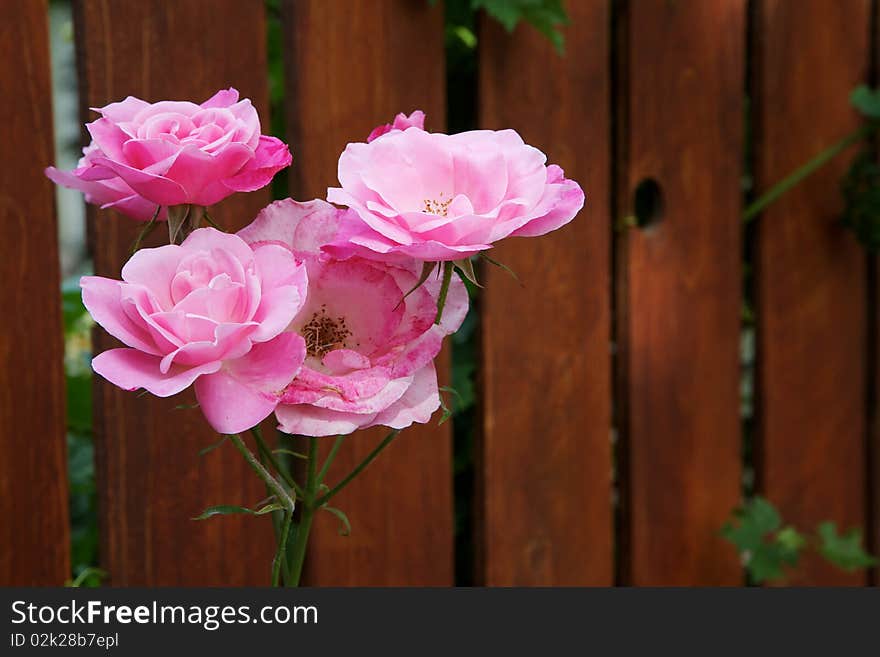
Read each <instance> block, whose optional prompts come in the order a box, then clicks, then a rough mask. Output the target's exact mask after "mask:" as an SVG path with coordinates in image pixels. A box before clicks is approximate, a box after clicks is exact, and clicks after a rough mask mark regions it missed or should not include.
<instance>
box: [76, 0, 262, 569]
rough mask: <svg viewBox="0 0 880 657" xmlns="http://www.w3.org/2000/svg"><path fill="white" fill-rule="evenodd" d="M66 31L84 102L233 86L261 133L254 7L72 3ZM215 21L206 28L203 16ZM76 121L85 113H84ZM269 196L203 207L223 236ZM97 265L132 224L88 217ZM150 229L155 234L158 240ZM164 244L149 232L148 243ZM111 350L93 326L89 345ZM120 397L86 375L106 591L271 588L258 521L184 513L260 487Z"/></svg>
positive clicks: (241, 498)
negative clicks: (72, 30) (250, 104)
mask: <svg viewBox="0 0 880 657" xmlns="http://www.w3.org/2000/svg"><path fill="white" fill-rule="evenodd" d="M75 6H76V18H77V21H76V36H77V45H78V47H79V63H80V81H81V87H80V96H81V102H82V105H83V107H84V108H88V107H100V106H102V105H105V104H106V103H108V102H111V101H117V100H121V99H123V98H124V97H125V96H127V95H134V96H138V97H141V98H144V99H145V100H148V101H157V100H164V99H194V100H197V101H198V102H201V101H202V100H205V99H207V98H209V97H210V96H211V95H213V94H214V93H215V92H216V91H218V90H219V89H222V88H227V87H230V86H234V87H236V88H237V89H238V90H239V91H240V92H241V93H242V96H243V97H249V98H251V99H252V100H253V101H254V104H255V105H256V107H257V108H258V111H259V112H260V116H261V118H262V122H263V126H264V130H268V125H269V120H268V118H269V117H268V112H267V109H268V107H267V106H268V100H267V83H266V24H265V16H264V13H263V3H262V2H251V3H242V2H240V1H239V0H176V1H175V2H173V3H169V2H161V1H160V0H113V1H112V2H108V1H106V0H79V2H77V4H76V5H75ZM211 16H213V17H216V19H215V20H212V21H211V22H210V26H211V27H210V29H209V30H208V31H207V32H206V29H205V26H206V23H205V20H206V17H211ZM83 118H84V120H94V115H93V114H92V113H90V112H87V111H85V110H84V117H83ZM268 201H269V192H268V189H264V190H260V191H258V192H253V193H250V194H236V195H235V196H233V197H232V198H230V199H229V200H227V201H224V202H222V203H221V204H219V205H218V206H216V207H215V208H212V214H213V216H214V217H215V219H216V220H217V221H219V222H220V223H222V224H223V225H224V226H225V227H226V228H227V229H231V228H235V227H241V226H244V225H245V224H247V223H249V222H250V221H251V219H253V218H254V217H255V216H256V214H257V212H258V211H259V209H260V208H261V207H263V206H264V205H265V204H266V203H267V202H268ZM90 217H91V220H92V222H91V229H92V233H91V243H92V247H93V255H94V260H95V271H96V273H97V274H99V275H103V276H108V277H112V278H118V276H119V271H120V268H121V265H122V264H123V263H124V261H125V260H126V259H127V254H128V249H129V247H130V245H131V243H132V242H133V240H134V238H135V235H136V234H137V232H138V231H139V229H140V228H141V226H140V224H137V223H136V222H134V221H132V220H131V219H129V218H127V217H121V216H119V215H116V214H114V213H111V212H107V211H103V210H94V209H92V210H90ZM161 232H162V231H161V229H160V230H159V231H157V233H161ZM159 242H161V236H157V237H156V240H155V241H154V242H153V244H155V243H159ZM112 346H117V344H116V343H115V341H114V340H112V339H111V338H110V337H109V336H108V335H107V334H106V333H104V332H103V331H101V330H100V329H99V330H97V331H96V333H95V348H96V349H95V350H96V352H97V351H102V350H104V349H107V348H110V347H112ZM193 401H194V395H193V394H192V391H191V390H189V391H186V392H184V393H181V394H180V395H177V396H175V397H172V398H169V399H158V398H154V397H152V396H151V395H142V396H139V395H138V394H136V393H132V392H125V391H122V390H119V389H117V388H115V387H114V386H112V385H110V384H109V383H106V382H105V381H103V379H101V378H100V377H98V376H96V377H95V441H96V459H97V484H98V490H99V506H100V509H99V513H100V539H101V543H100V545H101V564H102V566H103V567H104V568H106V569H107V571H108V572H109V574H110V583H111V584H113V585H117V586H138V585H177V586H195V585H221V584H222V585H226V586H240V585H246V584H250V585H256V584H263V585H265V584H268V582H269V566H268V564H269V563H270V562H271V559H272V555H273V549H274V548H273V544H272V536H271V533H272V529H271V524H270V523H269V522H268V521H267V520H266V519H265V518H248V517H236V516H224V517H221V518H214V519H211V520H207V521H200V522H196V521H194V520H192V517H193V516H195V515H198V514H199V513H200V512H201V511H202V510H203V509H204V508H205V507H208V506H212V505H216V504H236V505H243V506H253V505H254V504H256V503H257V502H258V501H259V500H261V499H262V498H264V497H265V490H264V489H263V487H262V485H261V483H260V482H259V480H258V479H257V478H256V477H254V475H253V472H252V471H251V470H250V469H249V468H248V466H247V465H246V464H245V462H244V460H243V459H242V458H241V456H240V455H239V454H238V453H237V452H236V451H235V450H234V449H232V448H230V447H229V446H228V445H225V446H224V447H223V448H221V449H217V450H214V451H212V452H211V453H210V454H207V455H205V456H203V457H200V456H199V450H201V449H202V448H204V447H207V446H208V445H211V444H213V443H216V442H217V440H219V436H217V434H215V433H214V432H213V431H212V430H211V428H210V427H209V426H208V424H207V423H206V422H205V420H204V419H203V418H202V416H201V413H200V412H199V410H198V409H188V410H175V406H177V405H179V404H191V403H192V402H193Z"/></svg>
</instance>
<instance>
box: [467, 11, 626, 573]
mask: <svg viewBox="0 0 880 657" xmlns="http://www.w3.org/2000/svg"><path fill="white" fill-rule="evenodd" d="M609 7H610V3H609V2H606V1H605V0H590V1H589V2H573V3H569V4H568V12H569V16H570V18H571V25H570V27H569V28H568V29H567V30H566V52H565V56H564V57H560V56H559V55H557V54H556V53H555V52H554V51H553V48H552V46H551V45H550V43H549V42H548V41H547V39H546V38H545V37H544V36H543V35H541V34H540V33H538V32H537V31H535V30H534V28H532V27H530V26H526V25H523V26H521V27H520V28H518V29H517V30H516V32H515V33H514V34H513V35H509V34H507V33H506V32H505V31H504V30H503V29H502V28H501V27H500V26H499V25H498V24H497V23H496V22H495V21H491V20H488V19H486V20H484V22H483V24H482V31H481V34H480V87H479V88H480V96H479V97H480V127H483V128H490V129H502V128H514V129H516V130H517V131H519V133H520V134H521V135H522V136H523V138H524V139H525V141H526V142H527V143H529V144H531V145H533V146H536V147H538V148H540V149H541V150H543V151H544V152H546V153H547V155H548V161H549V162H553V163H556V164H559V165H560V166H562V168H563V169H564V170H565V173H566V176H567V177H569V178H572V179H574V180H577V181H578V182H580V183H581V185H582V186H583V187H584V189H585V191H586V195H587V205H586V208H585V209H584V210H583V211H582V212H581V213H580V214H579V215H578V216H577V217H576V218H575V219H574V221H573V222H572V223H571V224H569V225H568V226H566V227H565V228H563V229H561V230H559V231H558V232H556V233H553V234H551V235H545V236H543V237H539V238H534V239H509V240H506V241H504V242H503V243H501V244H500V245H499V246H498V247H497V248H495V249H493V251H492V257H493V258H494V259H496V260H499V261H501V262H503V263H505V264H506V265H508V266H509V267H511V268H512V269H513V270H514V271H515V272H516V273H517V275H518V276H519V277H520V279H521V280H522V281H523V285H522V286H521V285H520V284H518V283H517V282H516V281H515V280H514V279H512V278H511V277H510V276H509V275H508V274H507V273H506V272H504V271H503V270H500V269H497V268H495V267H491V266H484V267H483V272H484V273H483V277H484V278H485V286H486V289H485V290H484V291H483V292H482V294H481V303H482V322H483V323H482V336H483V339H482V367H483V371H482V379H483V382H482V403H483V413H484V415H483V426H482V441H481V443H482V444H481V450H480V451H481V453H480V458H479V459H478V462H479V463H480V465H481V467H480V470H479V471H478V473H477V477H478V478H479V479H480V482H479V484H478V486H477V490H478V491H481V493H480V496H479V498H478V499H477V501H476V503H477V505H479V509H478V512H477V517H478V518H481V519H482V526H481V527H479V528H478V532H477V533H478V537H479V547H478V558H477V562H478V569H479V571H480V572H478V574H477V581H479V582H482V583H485V584H486V585H502V586H517V585H532V586H553V585H609V584H611V583H612V582H613V576H614V566H613V522H612V501H611V491H612V489H611V485H612V481H611V478H612V473H611V465H612V459H611V353H610V280H609V276H610V253H611V252H610V236H611V225H610V214H609V211H610V201H609V192H610V169H611V157H610V156H611V147H610V143H609V138H610V128H611V126H610V120H609V109H610V69H609V65H608V64H609V62H608V58H609Z"/></svg>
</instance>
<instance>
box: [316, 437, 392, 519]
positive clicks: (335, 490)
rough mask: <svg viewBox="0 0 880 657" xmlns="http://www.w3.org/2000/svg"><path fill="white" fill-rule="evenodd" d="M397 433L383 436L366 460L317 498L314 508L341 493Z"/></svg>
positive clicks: (319, 506)
mask: <svg viewBox="0 0 880 657" xmlns="http://www.w3.org/2000/svg"><path fill="white" fill-rule="evenodd" d="M399 433H400V431H399V430H397V429H395V430H394V431H392V432H391V433H389V434H388V435H387V436H385V439H384V440H383V441H382V442H381V443H379V444H378V445H377V446H376V449H374V450H373V451H372V452H370V453H369V454H368V455H367V458H365V459H364V460H363V461H361V462H360V464H359V465H358V466H357V467H356V468H355V469H354V470H352V471H351V472H350V473H348V476H347V477H345V479H343V480H342V481H340V482H339V483H338V484H336V485H335V486H334V487H333V488H331V489H330V490H329V491H328V492H327V494H326V495H324V496H323V497H321V498H319V499H318V500H317V501H316V502H315V504H314V506H315V507H317V508H319V509H320V508H321V507H322V506H324V505H325V504H327V502H329V501H330V500H331V499H332V498H333V497H334V496H335V495H336V494H337V493H338V492H339V491H341V490H342V489H343V488H345V487H346V486H347V485H348V484H349V483H351V480H352V479H354V478H355V477H357V476H358V475H359V474H360V473H361V472H362V471H363V469H364V468H366V467H367V466H368V465H370V463H372V462H373V460H374V459H375V458H376V457H377V456H379V454H380V453H381V452H382V450H383V449H385V448H386V447H388V445H390V444H391V441H392V440H394V439H395V438H397V434H399Z"/></svg>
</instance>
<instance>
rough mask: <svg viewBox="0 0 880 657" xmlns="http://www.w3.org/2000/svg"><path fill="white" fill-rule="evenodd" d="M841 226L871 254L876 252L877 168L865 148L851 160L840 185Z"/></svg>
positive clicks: (879, 239)
mask: <svg viewBox="0 0 880 657" xmlns="http://www.w3.org/2000/svg"><path fill="white" fill-rule="evenodd" d="M841 191H842V193H843V199H844V203H845V207H844V212H843V223H844V225H845V226H846V227H848V228H849V229H850V230H852V231H853V233H855V236H856V239H857V240H858V241H859V242H860V243H861V244H862V246H864V247H865V248H866V249H868V250H869V251H871V252H872V253H876V252H877V251H878V250H880V166H878V165H877V162H876V161H875V157H874V154H873V153H872V152H871V150H870V149H869V148H865V149H863V150H862V152H861V153H859V155H858V156H857V157H856V158H855V159H854V160H853V163H852V165H850V168H849V172H848V173H847V175H846V177H844V179H843V182H842V183H841Z"/></svg>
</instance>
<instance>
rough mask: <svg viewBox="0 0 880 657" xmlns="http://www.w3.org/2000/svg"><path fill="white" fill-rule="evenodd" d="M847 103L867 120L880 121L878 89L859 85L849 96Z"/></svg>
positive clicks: (879, 92)
mask: <svg viewBox="0 0 880 657" xmlns="http://www.w3.org/2000/svg"><path fill="white" fill-rule="evenodd" d="M849 102H850V103H851V104H852V106H853V107H855V108H856V109H857V110H858V111H859V112H860V113H861V114H862V115H864V116H865V117H867V118H869V119H880V89H871V88H870V87H868V86H867V85H864V84H862V85H859V86H858V87H856V88H855V89H853V90H852V93H851V94H850V95H849Z"/></svg>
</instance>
